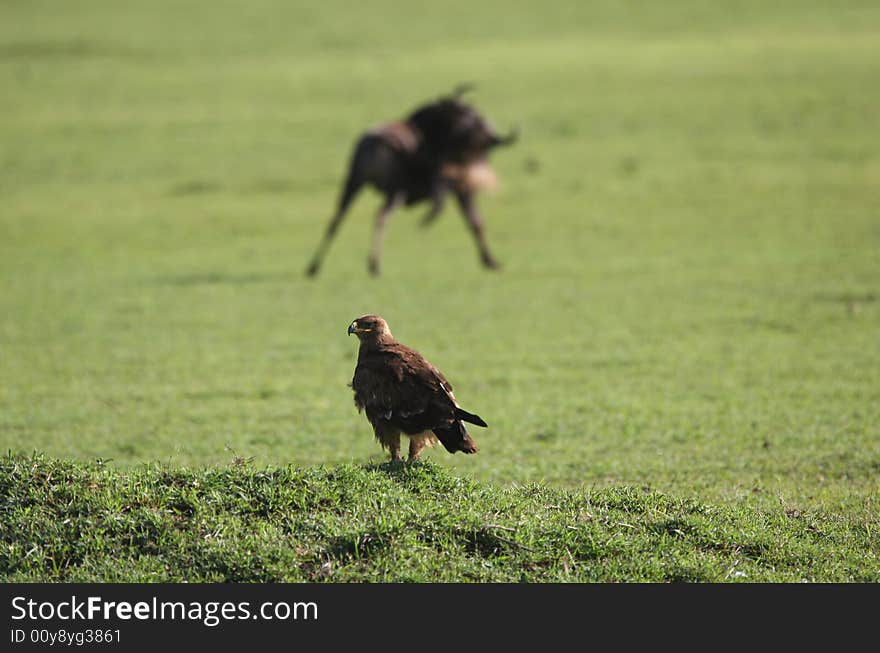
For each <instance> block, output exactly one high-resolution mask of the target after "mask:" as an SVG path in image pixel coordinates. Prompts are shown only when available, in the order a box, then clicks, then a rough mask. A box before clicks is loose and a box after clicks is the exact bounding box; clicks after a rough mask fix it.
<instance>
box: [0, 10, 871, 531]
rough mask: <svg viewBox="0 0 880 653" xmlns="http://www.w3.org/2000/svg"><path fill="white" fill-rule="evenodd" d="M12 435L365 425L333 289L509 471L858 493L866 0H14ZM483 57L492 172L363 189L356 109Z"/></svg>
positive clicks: (572, 481)
mask: <svg viewBox="0 0 880 653" xmlns="http://www.w3.org/2000/svg"><path fill="white" fill-rule="evenodd" d="M0 15H2V18H3V20H0V84H2V87H3V89H4V90H3V92H2V94H0V114H2V116H3V119H2V121H0V142H2V152H0V192H2V203H0V447H2V448H3V449H12V450H24V451H29V450H31V449H38V450H41V451H45V452H46V453H48V454H50V455H54V456H61V457H69V458H75V459H82V460H87V459H94V458H104V459H108V458H109V459H112V461H113V462H114V464H117V465H122V466H125V465H130V464H135V463H139V462H142V461H153V460H162V461H166V462H171V463H175V464H184V465H194V466H203V465H212V464H216V463H219V462H228V461H229V459H230V458H231V457H232V456H242V457H253V458H254V459H255V460H256V461H258V462H259V463H261V464H262V463H267V464H268V463H271V464H278V465H281V464H286V463H288V462H293V463H295V464H297V465H322V464H326V465H331V464H335V463H340V462H348V461H365V460H369V459H372V460H381V459H383V457H384V456H383V455H382V453H381V452H380V450H379V447H378V445H377V444H376V443H375V442H374V440H373V438H372V433H371V430H370V428H369V425H368V424H367V422H366V420H365V419H364V418H363V417H362V416H360V415H358V414H357V412H356V410H355V408H354V405H353V403H352V401H351V391H350V389H349V388H347V387H346V384H347V383H348V382H349V381H350V379H351V373H352V371H353V368H354V363H355V358H356V342H354V340H353V339H349V338H346V336H345V329H346V327H347V325H348V323H349V322H350V321H351V319H352V318H354V317H356V316H358V315H360V314H362V313H365V312H376V313H380V314H382V315H384V316H385V317H386V318H387V319H388V321H389V322H390V324H391V327H392V329H393V330H394V332H395V335H396V336H397V337H398V338H399V339H400V340H402V341H403V342H406V343H407V344H410V345H412V346H414V347H416V348H417V349H419V350H420V351H421V352H422V353H423V354H425V355H426V356H427V357H428V358H429V359H430V360H432V361H433V362H434V363H435V364H437V365H438V367H440V368H441V369H442V370H444V372H446V374H447V376H448V377H449V378H450V380H451V382H452V383H453V385H455V387H456V395H457V397H458V398H459V400H460V401H461V403H462V405H463V406H465V407H466V408H468V409H470V410H473V411H475V412H478V413H479V414H480V415H482V416H483V417H484V418H485V419H486V420H487V421H488V422H489V424H490V429H488V430H486V431H483V430H478V429H474V436H475V438H476V439H477V442H478V443H479V445H480V447H481V452H480V454H478V455H477V456H472V457H464V456H455V457H452V456H449V455H447V454H446V453H445V452H444V451H435V452H433V453H432V454H429V455H430V457H431V458H432V459H433V460H435V461H437V462H439V463H441V464H443V465H446V466H449V467H451V468H454V469H455V471H456V473H458V474H462V475H468V476H474V477H478V478H481V479H484V480H491V481H493V482H498V483H502V484H511V483H522V482H526V481H530V480H538V479H545V480H547V481H550V482H552V483H557V484H561V485H568V486H587V487H592V486H602V485H607V484H620V483H635V484H643V485H649V486H651V487H653V488H657V489H660V490H663V491H667V492H673V493H676V494H680V495H697V496H700V497H701V498H703V499H711V500H721V501H731V502H747V503H756V504H759V505H764V506H771V505H778V504H779V502H780V500H781V501H783V502H788V503H789V504H791V503H795V504H798V505H803V506H810V507H813V508H817V509H824V510H846V511H849V512H850V513H851V514H854V515H862V516H864V517H865V518H866V519H873V520H876V515H877V499H876V497H877V496H878V489H880V482H878V478H880V429H878V426H877V425H878V423H880V408H878V407H880V401H878V399H880V364H878V363H880V337H878V336H880V329H878V326H880V304H878V300H880V287H878V286H880V265H878V264H880V216H878V207H880V183H878V182H880V156H878V155H880V132H878V130H877V109H878V101H880V83H878V82H880V59H878V57H877V56H876V54H877V43H878V42H880V40H878V39H880V6H878V5H877V3H876V2H843V3H835V4H834V5H829V4H828V3H823V2H807V1H804V2H778V3H772V4H768V3H764V2H757V1H754V2H752V1H743V2H736V3H724V4H720V3H718V4H715V3H704V2H672V3H662V4H659V3H641V2H622V1H621V2H611V1H606V2H593V3H583V2H550V3H543V4H542V5H540V8H538V7H537V6H536V5H534V3H520V2H481V3H465V2H447V3H442V4H436V5H424V6H422V5H413V4H405V3H397V2H371V3H369V4H363V5H358V6H354V5H352V4H351V3H345V2H335V1H330V2H322V3H320V4H318V5H315V4H313V3H288V2H276V1H271V0H259V1H254V2H249V3H247V4H242V3H235V2H205V1H201V0H193V1H189V2H149V3H148V2H108V1H105V0H93V1H87V2H77V3H61V2H39V1H38V2H35V1H32V0H29V1H27V2H24V1H10V0H7V1H5V2H3V4H2V5H0ZM462 81H471V82H473V83H474V84H475V85H476V91H475V93H473V94H472V95H471V96H470V98H471V99H472V100H473V101H474V102H475V103H476V104H477V106H478V107H479V108H480V109H481V110H482V111H483V112H484V113H485V114H486V115H487V116H488V117H489V118H490V119H491V120H492V121H493V122H494V123H495V124H496V125H498V127H499V128H500V129H506V128H507V127H509V126H511V125H514V124H518V125H519V126H520V127H521V128H522V131H523V135H522V138H521V141H520V143H519V144H517V145H516V146H515V147H514V148H512V149H507V150H502V151H499V152H497V155H496V156H495V159H494V161H495V164H496V167H497V169H498V172H499V175H500V177H501V180H502V186H501V189H500V190H499V192H498V193H496V194H494V195H487V196H485V197H483V198H482V200H481V205H482V209H483V212H484V215H485V218H486V222H487V226H488V233H489V239H490V243H491V244H492V245H493V247H494V249H495V252H496V254H497V256H498V258H499V259H500V260H501V262H502V264H503V265H504V269H503V271H502V272H500V273H488V272H485V271H483V270H482V269H481V268H480V267H479V264H478V261H477V255H476V251H475V248H474V245H473V243H472V242H471V238H470V235H469V234H468V233H467V231H466V229H465V227H464V224H463V221H462V219H461V218H460V216H458V215H457V214H456V213H455V211H454V209H453V207H451V206H450V207H449V208H448V209H447V211H446V212H445V213H444V215H443V217H442V218H441V220H440V221H439V223H438V224H437V225H436V226H435V227H433V228H432V229H431V230H430V231H427V232H424V231H421V230H420V229H419V228H418V226H417V216H419V215H420V214H421V209H414V210H409V211H404V212H401V213H399V214H396V215H395V217H394V218H393V219H392V222H391V224H390V226H389V230H388V236H387V240H386V249H385V256H384V261H383V262H384V268H383V272H384V275H383V277H382V278H380V279H372V278H369V277H368V276H367V275H366V254H367V247H368V239H369V231H370V228H371V223H372V216H373V213H374V211H375V210H376V208H377V207H378V203H379V199H378V197H377V196H376V195H375V194H372V193H364V194H363V195H362V196H361V197H360V198H359V199H358V201H357V202H356V204H355V206H354V209H353V211H352V213H351V215H350V217H349V218H348V221H347V222H346V224H345V225H344V226H343V228H342V231H341V233H340V236H339V237H338V239H337V241H336V242H335V243H334V246H333V249H332V250H331V252H330V255H329V257H328V260H327V264H326V266H325V269H324V271H323V273H322V275H321V276H320V277H319V278H318V279H316V280H311V281H310V280H307V279H306V278H304V276H303V274H302V272H303V270H304V267H305V264H306V262H307V259H308V256H309V255H310V254H311V251H312V249H313V247H314V246H315V245H316V244H317V241H318V239H319V238H320V235H321V233H322V231H323V229H324V226H325V223H326V220H327V219H328V218H329V215H330V212H331V210H332V208H333V205H334V203H335V201H336V196H337V193H338V189H339V186H340V184H341V182H342V177H343V174H344V170H345V166H346V164H347V158H348V155H349V153H350V149H351V146H352V144H353V142H354V139H355V137H356V136H357V134H358V133H359V132H360V131H361V130H362V129H364V128H365V127H367V126H370V125H372V124H375V123H378V122H382V121H385V120H388V119H393V118H397V117H400V116H402V115H404V114H405V113H406V112H407V111H409V110H410V109H411V108H413V107H414V106H415V105H417V104H418V103H420V102H422V101H424V100H426V99H430V98H432V97H435V96H437V95H439V94H441V93H443V92H446V91H448V90H450V89H452V88H453V87H454V86H455V85H457V84H458V83H459V82H462Z"/></svg>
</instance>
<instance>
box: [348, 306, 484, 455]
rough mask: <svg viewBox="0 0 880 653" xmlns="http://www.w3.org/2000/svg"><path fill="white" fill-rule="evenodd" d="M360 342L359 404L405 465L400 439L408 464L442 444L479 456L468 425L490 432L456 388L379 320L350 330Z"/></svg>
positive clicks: (368, 319) (362, 321)
mask: <svg viewBox="0 0 880 653" xmlns="http://www.w3.org/2000/svg"><path fill="white" fill-rule="evenodd" d="M348 333H349V335H351V334H352V333H354V334H355V335H357V337H358V339H360V341H361V346H360V351H359V352H358V362H357V367H355V370H354V377H353V378H352V380H351V388H352V390H354V403H355V405H356V406H357V407H358V410H359V411H363V412H365V413H366V415H367V419H368V420H369V421H370V424H372V425H373V432H374V433H375V434H376V439H377V440H379V442H380V443H381V444H382V447H383V448H386V449H388V450H389V452H390V453H391V460H400V434H401V433H403V434H404V435H407V436H409V439H410V442H409V460H415V459H417V458H418V457H419V454H420V453H421V451H422V449H423V448H425V447H426V446H428V445H433V444H435V443H436V442H437V440H440V442H441V443H442V444H443V446H444V447H445V448H446V450H447V451H449V452H450V453H455V452H456V451H463V452H464V453H476V452H477V443H476V442H474V441H473V439H472V438H471V436H470V435H469V434H468V432H467V429H466V428H465V426H464V422H469V423H470V424H476V425H478V426H487V424H486V422H484V421H483V419H482V418H481V417H479V416H478V415H474V414H473V413H469V412H467V411H466V410H464V409H462V408H461V407H460V406H459V405H458V403H457V402H456V401H455V396H454V395H453V394H452V386H451V385H450V384H449V381H447V380H446V377H444V376H443V374H442V373H441V372H440V370H438V369H437V368H436V367H434V366H433V365H431V363H429V362H428V361H427V360H425V359H424V358H423V357H422V355H421V354H419V352H417V351H416V350H414V349H411V348H410V347H407V346H406V345H402V344H401V343H399V342H397V341H396V340H395V339H394V336H392V335H391V330H390V329H389V328H388V323H387V322H385V320H384V319H382V318H381V317H379V316H378V315H364V316H362V317H359V318H358V319H356V320H355V321H354V322H352V323H351V325H350V326H349V327H348Z"/></svg>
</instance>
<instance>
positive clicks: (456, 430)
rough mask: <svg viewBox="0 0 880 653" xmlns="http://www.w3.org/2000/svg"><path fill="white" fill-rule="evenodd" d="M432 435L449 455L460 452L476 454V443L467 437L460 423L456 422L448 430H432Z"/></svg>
mask: <svg viewBox="0 0 880 653" xmlns="http://www.w3.org/2000/svg"><path fill="white" fill-rule="evenodd" d="M434 435H436V436H437V439H438V440H440V442H441V443H442V444H443V446H444V447H446V451H448V452H449V453H455V452H456V451H462V452H464V453H477V443H476V442H474V441H473V439H472V438H471V436H470V435H468V432H467V429H466V428H465V427H464V424H462V423H461V422H460V421H458V420H456V421H455V422H454V423H453V424H452V425H451V426H449V427H448V428H442V429H434Z"/></svg>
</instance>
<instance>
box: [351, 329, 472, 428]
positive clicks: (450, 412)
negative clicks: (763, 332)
mask: <svg viewBox="0 0 880 653" xmlns="http://www.w3.org/2000/svg"><path fill="white" fill-rule="evenodd" d="M351 385H352V389H353V390H354V392H355V398H354V399H355V403H356V404H357V406H358V408H360V409H363V410H365V411H366V413H367V417H368V418H369V419H370V421H371V422H373V423H374V424H375V422H376V420H379V419H382V420H386V421H388V422H389V423H391V424H392V425H394V426H396V427H397V428H400V429H401V430H402V431H403V432H404V433H417V432H420V431H425V430H431V429H434V428H437V427H442V426H447V425H449V424H450V423H452V422H453V421H455V417H456V416H455V410H456V404H455V398H454V397H453V395H452V386H451V385H450V384H449V381H447V380H446V378H445V377H444V376H443V374H442V373H441V372H440V371H439V370H438V369H437V368H435V367H434V366H433V365H431V364H430V363H428V361H426V360H425V359H424V358H423V357H422V356H421V355H420V354H418V352H415V351H414V350H411V349H409V348H408V347H404V346H403V345H398V346H396V347H389V348H387V349H383V350H379V351H373V352H370V353H368V354H367V355H365V356H363V357H361V358H360V359H359V360H358V364H357V367H356V368H355V372H354V378H353V379H352V384H351Z"/></svg>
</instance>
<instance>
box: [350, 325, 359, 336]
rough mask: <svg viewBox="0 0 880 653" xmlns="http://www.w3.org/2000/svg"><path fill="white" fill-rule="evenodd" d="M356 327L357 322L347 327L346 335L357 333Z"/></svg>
mask: <svg viewBox="0 0 880 653" xmlns="http://www.w3.org/2000/svg"><path fill="white" fill-rule="evenodd" d="M357 325H358V323H357V322H352V323H351V324H349V325H348V335H351V334H352V333H357V330H358V329H357Z"/></svg>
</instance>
